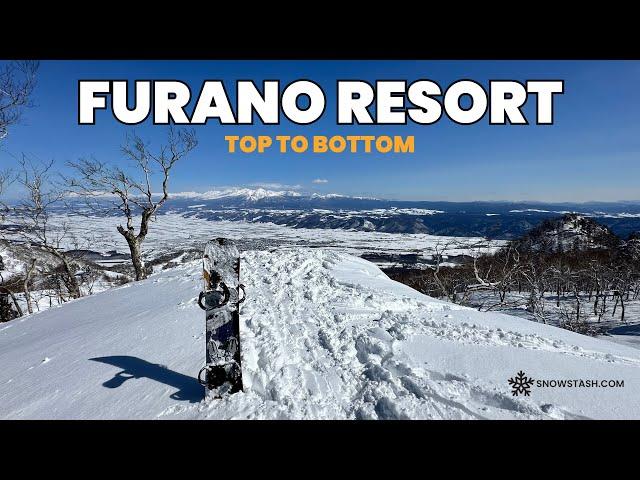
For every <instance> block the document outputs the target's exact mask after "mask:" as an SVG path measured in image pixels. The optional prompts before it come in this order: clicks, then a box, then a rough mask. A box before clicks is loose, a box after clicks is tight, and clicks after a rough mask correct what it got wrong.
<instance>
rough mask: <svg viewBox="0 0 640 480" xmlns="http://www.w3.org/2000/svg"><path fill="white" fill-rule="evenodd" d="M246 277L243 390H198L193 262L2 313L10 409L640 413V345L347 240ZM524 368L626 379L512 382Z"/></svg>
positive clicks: (0, 357)
mask: <svg viewBox="0 0 640 480" xmlns="http://www.w3.org/2000/svg"><path fill="white" fill-rule="evenodd" d="M94 225H95V224H94ZM185 230H188V229H180V230H179V231H185ZM242 231H243V232H246V229H245V230H242ZM230 232H231V230H230V231H227V232H225V234H226V235H228V236H232V235H229V233H230ZM238 233H240V230H239V231H238ZM317 233H318V232H317V231H314V234H317ZM176 234H179V232H176ZM220 234H221V233H220V232H211V235H210V236H217V235H220ZM358 236H361V233H359V234H358ZM396 246H397V245H396ZM241 281H242V282H243V283H245V284H246V285H247V301H246V303H245V304H244V305H243V308H242V312H241V335H242V357H243V375H244V383H245V391H244V392H241V393H238V394H235V395H233V396H231V397H228V398H225V399H222V400H213V401H210V402H208V403H206V402H203V401H201V395H202V389H201V387H200V386H199V385H198V383H197V381H196V379H195V375H196V374H197V372H198V370H199V369H200V367H201V366H202V364H203V362H204V338H203V335H204V318H203V317H204V314H203V312H202V311H201V310H200V309H199V308H198V306H197V305H196V302H195V298H196V296H197V294H198V291H199V289H200V287H201V273H200V267H199V264H198V262H192V263H189V264H185V265H181V266H179V267H176V268H174V269H170V270H167V271H164V272H162V273H158V274H155V275H153V276H152V277H151V278H149V279H148V280H146V281H143V282H138V283H135V284H128V285H125V286H123V287H119V288H115V289H111V290H109V291H106V292H103V293H100V294H97V295H93V296H90V297H85V298H82V299H80V300H76V301H72V302H69V303H68V304H65V305H64V306H62V307H54V308H52V309H50V310H48V311H46V312H41V313H37V314H34V315H31V316H28V317H25V318H22V319H19V320H16V321H12V322H9V323H7V324H3V325H1V326H0V365H2V369H0V418H5V419H19V418H140V419H141V418H150V419H176V418H185V419H206V418H224V419H227V418H250V419H298V418H299V419H357V418H360V419H405V418H434V419H483V418H486V419H548V418H551V419H577V418H640V351H639V350H637V349H634V348H630V347H627V346H624V345H620V344H616V343H613V342H609V341H605V340H600V339H595V338H591V337H586V336H582V335H578V334H575V333H572V332H569V331H566V330H561V329H558V328H555V327H551V326H546V325H542V324H539V323H534V322H530V321H528V320H524V319H520V318H516V317H510V316H507V315H502V314H498V313H481V312H477V311H475V310H472V309H467V308H463V307H460V306H457V305H453V304H449V303H445V302H442V301H438V300H434V299H432V298H430V297H427V296H425V295H422V294H420V293H418V292H416V291H415V290H412V289H411V288H409V287H407V286H404V285H402V284H399V283H397V282H394V281H391V280H390V279H388V278H387V277H386V276H385V275H384V274H383V273H382V272H381V271H380V270H379V269H378V268H377V267H376V266H375V265H373V264H372V263H369V262H367V261H365V260H362V259H360V258H356V257H353V256H349V255H346V254H344V253H339V252H337V251H335V250H326V249H317V248H315V249H310V248H281V249H278V250H276V251H273V252H268V251H247V252H244V253H243V259H242V266H241ZM520 370H522V371H524V372H525V373H526V375H527V376H530V377H533V378H534V379H557V380H563V379H565V380H569V379H585V380H623V381H624V387H622V388H602V387H595V388H594V387H591V388H586V387H585V388H569V387H565V388H559V387H558V388H551V387H539V386H536V385H534V386H533V387H532V390H531V395H530V396H523V395H519V396H513V395H512V393H511V388H510V386H509V384H508V382H507V380H508V379H509V378H511V377H513V376H515V375H516V373H517V372H518V371H520Z"/></svg>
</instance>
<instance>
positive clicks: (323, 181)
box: [311, 178, 329, 184]
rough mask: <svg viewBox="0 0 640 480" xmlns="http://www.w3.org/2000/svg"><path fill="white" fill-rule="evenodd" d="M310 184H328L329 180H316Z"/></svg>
mask: <svg viewBox="0 0 640 480" xmlns="http://www.w3.org/2000/svg"><path fill="white" fill-rule="evenodd" d="M311 183H316V184H319V183H329V180H327V179H326V178H316V179H315V180H314V181H312V182H311Z"/></svg>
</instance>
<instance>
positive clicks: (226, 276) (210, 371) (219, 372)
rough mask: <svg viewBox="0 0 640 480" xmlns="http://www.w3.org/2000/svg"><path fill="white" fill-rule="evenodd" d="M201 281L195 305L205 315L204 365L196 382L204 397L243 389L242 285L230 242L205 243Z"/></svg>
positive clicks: (212, 241)
mask: <svg viewBox="0 0 640 480" xmlns="http://www.w3.org/2000/svg"><path fill="white" fill-rule="evenodd" d="M203 278H204V289H203V291H202V292H201V293H200V297H199V298H198V304H199V305H200V307H201V308H202V309H203V310H205V314H206V316H205V318H206V365H205V366H204V367H203V368H202V369H201V370H200V372H199V374H198V381H199V382H200V383H201V384H202V385H203V386H204V387H205V391H206V394H207V396H220V395H222V394H224V393H235V392H238V391H241V390H242V364H241V357H240V304H241V303H242V302H243V301H244V286H243V285H241V284H240V254H239V252H238V248H237V247H236V245H235V244H234V243H233V242H232V241H231V240H228V239H224V238H217V239H215V240H211V241H209V242H208V243H207V245H206V246H205V251H204V258H203ZM241 291H242V298H240V292H241Z"/></svg>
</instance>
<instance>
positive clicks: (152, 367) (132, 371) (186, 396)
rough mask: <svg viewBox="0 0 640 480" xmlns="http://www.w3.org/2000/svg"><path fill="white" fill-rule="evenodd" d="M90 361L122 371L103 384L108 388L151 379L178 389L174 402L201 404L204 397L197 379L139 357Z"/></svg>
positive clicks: (124, 356)
mask: <svg viewBox="0 0 640 480" xmlns="http://www.w3.org/2000/svg"><path fill="white" fill-rule="evenodd" d="M89 360H92V361H94V362H101V363H106V364H108V365H113V366H115V367H118V368H121V369H122V371H121V372H118V373H116V374H115V375H114V376H113V378H111V379H109V380H107V381H106V382H104V383H103V384H102V385H103V386H105V387H106V388H118V387H119V386H121V385H122V384H123V383H124V382H126V381H127V380H130V379H132V378H150V379H151V380H155V381H156V382H160V383H164V384H166V385H169V386H171V387H174V388H177V389H178V391H177V392H175V393H173V394H171V398H172V399H174V400H180V401H188V402H190V403H196V402H200V401H201V400H202V397H203V396H204V391H203V388H202V385H200V384H199V383H198V381H197V380H196V379H195V378H193V377H189V376H187V375H183V374H182V373H178V372H174V371H173V370H170V369H168V368H167V367H165V366H163V365H159V364H157V363H151V362H147V361H146V360H143V359H141V358H138V357H130V356H127V355H116V356H112V357H98V358H90V359H89Z"/></svg>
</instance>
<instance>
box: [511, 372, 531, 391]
mask: <svg viewBox="0 0 640 480" xmlns="http://www.w3.org/2000/svg"><path fill="white" fill-rule="evenodd" d="M533 382H534V380H533V378H531V377H527V376H526V375H525V373H524V372H523V371H522V370H520V371H519V372H518V374H517V375H516V376H515V378H514V377H511V378H510V379H509V385H511V393H512V394H513V396H514V397H517V396H518V395H519V394H521V393H524V396H525V397H528V396H529V393H531V386H532V385H533Z"/></svg>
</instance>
